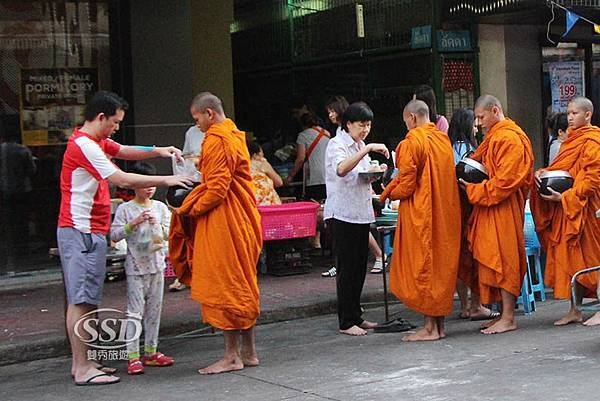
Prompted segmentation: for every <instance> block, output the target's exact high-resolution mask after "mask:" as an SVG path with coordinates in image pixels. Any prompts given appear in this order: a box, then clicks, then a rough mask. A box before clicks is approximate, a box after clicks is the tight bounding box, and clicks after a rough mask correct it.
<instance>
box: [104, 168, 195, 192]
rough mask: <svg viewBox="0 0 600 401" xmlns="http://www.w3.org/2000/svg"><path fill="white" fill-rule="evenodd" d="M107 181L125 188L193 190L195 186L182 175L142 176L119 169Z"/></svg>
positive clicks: (188, 178) (189, 179)
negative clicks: (175, 187)
mask: <svg viewBox="0 0 600 401" xmlns="http://www.w3.org/2000/svg"><path fill="white" fill-rule="evenodd" d="M106 179H107V180H108V182H110V183H111V184H114V185H116V186H119V187H123V188H147V187H158V186H167V187H173V186H178V185H179V186H183V187H190V188H191V187H192V185H193V181H192V179H191V178H190V177H184V176H182V175H141V174H134V173H126V172H124V171H122V170H119V169H117V170H116V171H115V172H114V173H112V174H111V175H109V176H108V177H106Z"/></svg>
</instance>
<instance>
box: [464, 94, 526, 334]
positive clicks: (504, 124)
mask: <svg viewBox="0 0 600 401" xmlns="http://www.w3.org/2000/svg"><path fill="white" fill-rule="evenodd" d="M475 118H476V119H477V120H478V121H479V124H480V125H481V126H482V127H484V128H487V130H488V131H487V133H486V135H485V139H484V141H483V142H482V143H481V145H479V147H478V148H477V150H476V151H475V153H473V155H471V158H472V159H474V160H477V161H479V162H480V163H482V164H483V165H484V166H485V167H486V169H487V171H488V176H489V179H488V180H485V181H483V182H482V183H479V184H468V183H466V182H465V181H463V180H459V181H460V183H461V186H462V187H463V188H464V189H465V192H466V195H467V198H468V200H469V202H470V203H471V204H472V205H473V211H472V213H471V217H470V219H469V228H468V234H467V235H468V240H469V247H470V249H471V251H472V252H473V258H474V259H475V261H476V263H477V266H478V271H477V273H478V275H479V292H480V296H481V302H482V303H484V304H490V303H494V302H498V301H502V314H501V315H500V317H498V318H496V319H494V320H492V321H491V322H488V323H485V324H484V325H482V327H481V332H482V333H484V334H497V333H504V332H507V331H511V330H515V329H516V328H517V324H516V321H515V316H514V314H515V312H514V311H515V303H516V299H517V297H518V296H519V294H520V293H521V285H522V283H523V277H524V276H525V273H526V269H527V259H526V256H525V238H524V233H523V224H524V219H525V201H526V199H527V194H528V192H529V187H530V185H531V183H532V182H533V152H532V150H531V142H530V141H529V138H527V135H526V134H525V133H524V132H523V130H522V129H521V128H520V127H519V126H518V125H517V124H516V123H515V122H514V121H512V120H510V119H508V118H505V117H504V112H503V111H502V105H501V104H500V101H499V100H498V99H496V98H495V97H494V96H491V95H483V96H481V97H480V98H479V99H477V102H476V103H475Z"/></svg>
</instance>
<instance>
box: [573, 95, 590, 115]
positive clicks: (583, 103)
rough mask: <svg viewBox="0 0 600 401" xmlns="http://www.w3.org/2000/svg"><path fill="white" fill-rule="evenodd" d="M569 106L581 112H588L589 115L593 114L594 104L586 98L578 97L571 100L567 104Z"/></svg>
mask: <svg viewBox="0 0 600 401" xmlns="http://www.w3.org/2000/svg"><path fill="white" fill-rule="evenodd" d="M569 104H570V105H573V106H575V107H576V108H578V109H580V110H583V111H589V112H591V113H593V112H594V104H593V103H592V101H591V100H590V99H588V98H587V97H583V96H579V97H576V98H573V99H572V100H571V101H570V102H569Z"/></svg>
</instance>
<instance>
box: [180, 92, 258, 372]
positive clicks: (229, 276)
mask: <svg viewBox="0 0 600 401" xmlns="http://www.w3.org/2000/svg"><path fill="white" fill-rule="evenodd" d="M191 113H192V116H193V117H194V119H195V120H196V124H197V125H198V128H200V129H201V130H202V131H203V132H205V133H206V136H205V139H204V143H203V150H202V156H201V158H200V161H199V166H200V171H201V172H202V181H203V182H202V183H201V184H200V185H199V186H197V187H196V188H195V189H194V190H193V191H192V192H191V193H190V194H189V195H188V196H187V197H186V199H185V201H184V202H183V204H182V205H181V207H179V208H178V209H177V211H176V214H177V216H178V218H180V217H181V216H185V217H187V218H189V219H190V220H191V221H192V224H191V226H192V227H194V248H193V252H192V258H193V260H192V263H191V280H190V286H191V295H192V298H193V299H194V300H196V301H198V302H199V303H200V304H201V311H202V319H203V321H204V322H206V323H208V324H210V325H211V326H213V327H216V328H219V329H221V330H223V335H224V337H225V356H224V357H223V359H221V360H219V361H218V362H216V363H214V364H212V365H210V366H208V367H206V368H204V369H200V370H199V373H201V374H214V373H221V372H229V371H233V370H240V369H243V368H244V366H256V365H258V357H257V354H256V347H255V342H254V326H255V324H256V319H257V318H258V315H259V312H260V308H259V290H258V282H257V272H256V264H257V262H258V257H259V254H260V250H261V248H262V235H261V225H260V215H259V213H258V209H257V207H256V200H255V198H254V186H253V184H252V176H251V175H250V155H249V154H248V148H247V146H246V137H245V133H244V132H242V131H240V130H238V129H237V127H236V126H235V124H234V123H233V121H231V120H230V119H228V118H226V117H225V114H224V112H223V107H222V104H221V100H219V98H217V97H216V96H214V95H213V94H211V93H208V92H204V93H201V94H199V95H198V96H196V98H195V99H194V101H193V103H192V107H191ZM176 225H177V224H176ZM182 231H183V232H180V233H179V236H178V237H177V236H175V237H176V238H179V239H181V238H185V237H186V234H185V231H184V230H182ZM188 235H189V234H188ZM178 243H179V246H176V248H177V249H180V250H181V252H187V249H186V247H184V246H181V241H179V242H178ZM174 261H175V262H176V263H178V264H181V257H177V256H176V255H175V257H174ZM184 279H185V278H184Z"/></svg>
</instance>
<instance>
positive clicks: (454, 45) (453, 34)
mask: <svg viewBox="0 0 600 401" xmlns="http://www.w3.org/2000/svg"><path fill="white" fill-rule="evenodd" d="M437 45H438V51H440V52H469V51H472V50H473V48H472V47H471V32H469V31H437Z"/></svg>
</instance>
